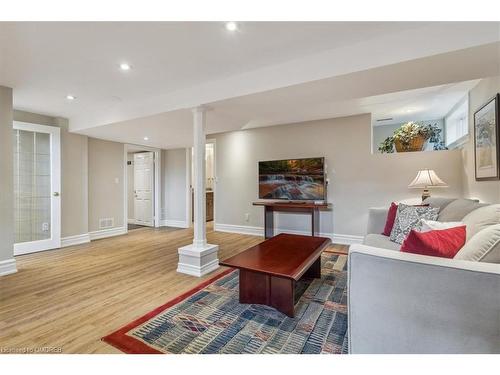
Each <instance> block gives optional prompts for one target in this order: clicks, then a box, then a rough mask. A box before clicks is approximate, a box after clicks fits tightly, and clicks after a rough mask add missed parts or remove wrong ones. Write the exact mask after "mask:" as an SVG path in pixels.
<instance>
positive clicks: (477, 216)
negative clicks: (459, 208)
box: [462, 204, 500, 240]
mask: <svg viewBox="0 0 500 375" xmlns="http://www.w3.org/2000/svg"><path fill="white" fill-rule="evenodd" d="M462 221H463V222H464V224H465V225H466V226H467V240H469V239H471V238H472V237H473V236H474V235H475V234H476V233H478V232H479V231H481V230H483V229H484V228H486V227H489V226H490V225H495V224H500V204H490V205H488V206H485V207H480V208H478V209H476V210H474V211H472V212H470V213H468V214H467V215H466V216H465V217H464V218H463V220H462Z"/></svg>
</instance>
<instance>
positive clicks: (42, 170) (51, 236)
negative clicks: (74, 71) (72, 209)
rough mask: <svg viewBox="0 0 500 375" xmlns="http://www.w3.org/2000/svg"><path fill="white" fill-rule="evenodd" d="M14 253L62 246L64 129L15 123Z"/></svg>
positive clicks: (19, 253)
mask: <svg viewBox="0 0 500 375" xmlns="http://www.w3.org/2000/svg"><path fill="white" fill-rule="evenodd" d="M13 146H14V147H13V148H14V221H15V223H14V225H15V241H14V255H21V254H28V253H33V252H36V251H42V250H48V249H56V248H59V247H61V197H60V191H61V159H60V150H61V145H60V130H59V128H58V127H55V126H45V125H36V124H30V123H23V122H14V123H13Z"/></svg>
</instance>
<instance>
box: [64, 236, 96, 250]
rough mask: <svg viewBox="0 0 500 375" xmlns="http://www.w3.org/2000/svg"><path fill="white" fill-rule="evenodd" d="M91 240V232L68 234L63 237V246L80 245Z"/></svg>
mask: <svg viewBox="0 0 500 375" xmlns="http://www.w3.org/2000/svg"><path fill="white" fill-rule="evenodd" d="M88 242H90V234H89V233H84V234H77V235H76V236H68V237H62V238H61V247H66V246H74V245H80V244H82V243H88Z"/></svg>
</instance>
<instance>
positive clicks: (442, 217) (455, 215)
mask: <svg viewBox="0 0 500 375" xmlns="http://www.w3.org/2000/svg"><path fill="white" fill-rule="evenodd" d="M483 206H487V204H486V203H479V202H478V201H476V200H472V199H462V198H460V199H456V200H454V201H453V202H451V203H450V204H448V205H447V206H446V207H445V208H443V209H442V210H441V212H440V213H439V217H438V221H462V219H463V218H464V216H465V215H467V214H468V213H469V212H472V211H474V210H475V209H477V208H479V207H483Z"/></svg>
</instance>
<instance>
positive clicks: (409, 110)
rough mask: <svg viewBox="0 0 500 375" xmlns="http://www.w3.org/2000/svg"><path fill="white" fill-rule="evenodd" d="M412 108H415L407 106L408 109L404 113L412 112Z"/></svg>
mask: <svg viewBox="0 0 500 375" xmlns="http://www.w3.org/2000/svg"><path fill="white" fill-rule="evenodd" d="M414 110H415V109H413V108H408V109H407V110H406V113H410V112H413V111H414Z"/></svg>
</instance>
